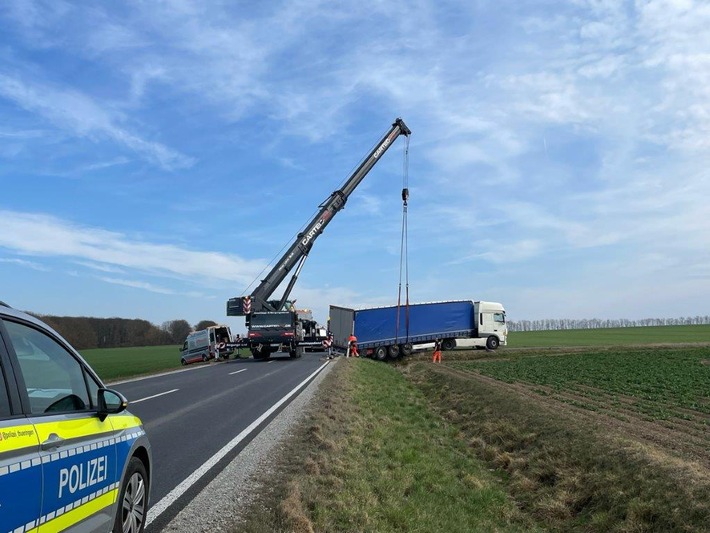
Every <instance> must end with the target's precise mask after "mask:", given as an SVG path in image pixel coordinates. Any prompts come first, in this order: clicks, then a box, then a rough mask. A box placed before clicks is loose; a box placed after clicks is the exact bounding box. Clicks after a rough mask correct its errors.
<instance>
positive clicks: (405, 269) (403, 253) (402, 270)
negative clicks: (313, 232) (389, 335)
mask: <svg viewBox="0 0 710 533" xmlns="http://www.w3.org/2000/svg"><path fill="white" fill-rule="evenodd" d="M408 203H409V137H408V136H407V137H406V141H405V143H404V161H403V169H402V237H401V241H400V248H399V288H398V292H397V323H396V324H395V341H396V344H398V343H399V324H400V312H401V308H402V275H403V274H404V278H405V303H404V328H405V331H404V344H407V343H409V250H408V247H407V238H408V235H407V206H408Z"/></svg>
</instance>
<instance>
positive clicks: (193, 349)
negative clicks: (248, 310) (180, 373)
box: [180, 326, 234, 366]
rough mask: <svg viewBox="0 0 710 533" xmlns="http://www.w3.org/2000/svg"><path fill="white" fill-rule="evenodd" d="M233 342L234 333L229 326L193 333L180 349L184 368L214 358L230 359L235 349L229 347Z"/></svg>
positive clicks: (213, 327) (209, 328) (214, 327)
mask: <svg viewBox="0 0 710 533" xmlns="http://www.w3.org/2000/svg"><path fill="white" fill-rule="evenodd" d="M231 342H232V332H231V330H230V329H229V326H210V327H208V328H207V329H201V330H200V331H193V332H192V333H190V334H189V335H188V336H187V339H185V343H184V344H183V345H182V348H181V349H180V363H181V364H182V365H183V366H184V365H188V364H190V363H195V362H197V361H209V360H210V359H213V358H214V359H219V358H220V357H223V358H229V356H230V355H232V352H233V351H234V348H232V347H230V346H228V344H229V343H231Z"/></svg>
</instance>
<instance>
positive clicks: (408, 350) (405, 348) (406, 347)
mask: <svg viewBox="0 0 710 533" xmlns="http://www.w3.org/2000/svg"><path fill="white" fill-rule="evenodd" d="M413 351H414V349H413V347H412V345H411V344H410V343H407V344H400V345H399V353H401V354H402V355H403V356H404V357H407V356H408V355H412V352H413Z"/></svg>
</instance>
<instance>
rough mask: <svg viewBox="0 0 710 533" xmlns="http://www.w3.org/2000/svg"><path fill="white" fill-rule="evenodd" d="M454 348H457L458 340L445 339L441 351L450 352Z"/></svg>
mask: <svg viewBox="0 0 710 533" xmlns="http://www.w3.org/2000/svg"><path fill="white" fill-rule="evenodd" d="M454 348H456V339H444V342H442V343H441V349H442V350H444V351H447V352H448V351H449V350H453V349H454Z"/></svg>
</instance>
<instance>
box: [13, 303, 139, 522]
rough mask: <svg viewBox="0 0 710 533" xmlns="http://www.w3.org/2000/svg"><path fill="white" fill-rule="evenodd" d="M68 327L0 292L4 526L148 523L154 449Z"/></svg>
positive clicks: (125, 403) (119, 395)
mask: <svg viewBox="0 0 710 533" xmlns="http://www.w3.org/2000/svg"><path fill="white" fill-rule="evenodd" d="M127 404H128V402H127V401H126V399H125V398H124V397H123V396H122V395H121V394H119V393H118V392H116V391H112V390H110V389H107V388H105V387H104V385H103V383H102V382H101V380H100V379H99V377H98V376H97V375H96V373H95V372H94V371H93V370H92V369H91V368H90V367H89V365H88V364H87V363H86V361H84V359H83V358H82V357H81V356H80V355H79V354H78V352H76V351H75V350H74V349H73V348H72V347H71V346H70V345H69V344H68V343H67V342H66V341H65V340H64V339H62V337H61V336H59V335H58V334H57V333H56V332H55V331H54V330H52V329H51V328H50V327H48V326H47V325H46V324H44V323H43V322H41V321H40V320H37V319H36V318H34V317H32V316H30V315H27V314H25V313H22V312H20V311H16V310H14V309H11V308H10V307H8V306H7V305H5V304H3V303H2V302H0V532H1V533H5V532H8V531H9V532H13V533H25V532H39V533H44V532H53V531H76V532H79V531H82V532H83V531H104V532H110V531H115V532H118V531H126V532H133V533H137V532H140V531H142V530H143V528H144V526H145V518H146V513H147V510H148V501H149V495H150V492H149V489H150V472H151V449H150V444H149V442H148V439H147V437H146V434H145V431H144V430H143V426H142V424H141V421H140V420H139V419H138V418H137V417H135V416H133V415H131V414H130V413H129V412H128V411H126V406H127Z"/></svg>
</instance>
